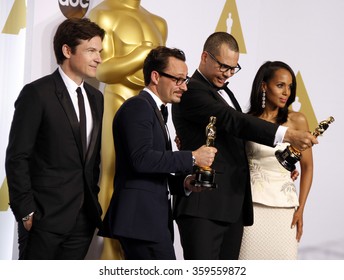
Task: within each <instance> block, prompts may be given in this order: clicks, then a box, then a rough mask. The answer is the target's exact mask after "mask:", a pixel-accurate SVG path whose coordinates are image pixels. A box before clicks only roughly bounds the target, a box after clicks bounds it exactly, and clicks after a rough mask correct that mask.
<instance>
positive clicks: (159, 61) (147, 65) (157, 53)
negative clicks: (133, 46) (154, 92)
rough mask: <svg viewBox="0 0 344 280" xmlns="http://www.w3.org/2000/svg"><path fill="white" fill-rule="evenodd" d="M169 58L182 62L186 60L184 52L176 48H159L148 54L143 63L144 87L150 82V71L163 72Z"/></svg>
mask: <svg viewBox="0 0 344 280" xmlns="http://www.w3.org/2000/svg"><path fill="white" fill-rule="evenodd" d="M169 57H175V58H177V59H179V60H182V61H185V60H186V58H185V54H184V52H183V51H182V50H180V49H176V48H168V47H165V46H159V47H157V48H155V49H152V50H151V51H150V52H149V54H148V55H147V57H146V59H145V61H144V63H143V75H144V80H145V85H146V86H147V85H149V83H150V82H151V73H152V71H157V72H159V71H161V72H163V71H164V70H165V69H166V68H167V66H168V58H169Z"/></svg>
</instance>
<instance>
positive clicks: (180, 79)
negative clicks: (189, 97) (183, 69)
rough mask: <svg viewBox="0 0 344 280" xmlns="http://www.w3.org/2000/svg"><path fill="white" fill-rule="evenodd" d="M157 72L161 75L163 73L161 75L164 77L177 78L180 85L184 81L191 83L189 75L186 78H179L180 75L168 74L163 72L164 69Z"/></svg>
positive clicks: (177, 83)
mask: <svg viewBox="0 0 344 280" xmlns="http://www.w3.org/2000/svg"><path fill="white" fill-rule="evenodd" d="M157 72H158V73H159V75H161V76H164V77H166V78H170V79H172V80H175V81H176V85H177V86H180V85H182V84H183V83H185V84H186V85H187V84H188V83H189V81H190V77H188V76H186V78H185V79H184V78H178V77H175V76H172V75H170V74H167V73H165V72H162V71H157Z"/></svg>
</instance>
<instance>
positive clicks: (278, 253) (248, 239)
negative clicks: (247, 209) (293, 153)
mask: <svg viewBox="0 0 344 280" xmlns="http://www.w3.org/2000/svg"><path fill="white" fill-rule="evenodd" d="M286 146H287V144H280V145H278V146H277V147H275V148H271V147H268V146H264V145H260V144H257V143H253V142H247V144H246V153H247V157H248V160H249V166H250V175H251V188H252V199H253V203H254V204H253V205H254V224H253V226H250V227H245V229H244V236H243V240H242V245H241V251H240V257H239V259H246V260H259V259H267V260H283V259H296V258H297V248H298V243H297V240H296V227H295V228H293V229H292V228H291V222H292V219H293V214H294V211H295V208H296V207H297V206H298V196H297V192H296V188H295V185H294V183H293V181H292V179H291V178H290V172H289V171H287V170H286V169H284V168H283V166H282V165H280V163H279V162H278V161H277V159H276V157H275V151H276V150H283V149H285V147H286Z"/></svg>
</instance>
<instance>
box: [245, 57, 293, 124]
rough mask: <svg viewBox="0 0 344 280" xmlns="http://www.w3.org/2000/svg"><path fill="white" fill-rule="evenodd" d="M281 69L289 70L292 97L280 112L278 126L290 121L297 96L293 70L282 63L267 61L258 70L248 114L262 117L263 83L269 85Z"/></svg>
mask: <svg viewBox="0 0 344 280" xmlns="http://www.w3.org/2000/svg"><path fill="white" fill-rule="evenodd" d="M279 69H285V70H287V71H288V72H289V73H290V75H291V77H292V85H291V89H290V96H289V98H288V101H287V103H286V105H285V106H284V107H283V108H280V109H279V110H278V114H277V117H276V123H277V124H283V123H285V122H286V121H287V119H288V112H289V106H290V105H291V104H292V103H293V102H294V101H295V96H296V77H295V74H294V71H293V69H291V67H290V66H289V65H288V64H286V63H284V62H282V61H267V62H265V63H264V64H263V65H262V66H261V67H260V68H259V70H258V72H257V74H256V76H255V78H254V80H253V83H252V90H251V96H250V108H249V111H248V114H251V115H253V116H257V117H258V116H260V115H261V114H262V113H263V110H264V109H263V108H262V83H263V82H265V83H268V82H269V81H270V80H271V79H272V78H273V77H274V75H275V72H276V71H277V70H279Z"/></svg>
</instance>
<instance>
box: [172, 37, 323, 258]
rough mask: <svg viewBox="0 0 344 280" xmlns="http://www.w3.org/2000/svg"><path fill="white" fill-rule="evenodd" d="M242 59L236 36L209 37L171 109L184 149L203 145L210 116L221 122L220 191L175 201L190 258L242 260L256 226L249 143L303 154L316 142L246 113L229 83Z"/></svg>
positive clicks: (218, 125)
mask: <svg viewBox="0 0 344 280" xmlns="http://www.w3.org/2000/svg"><path fill="white" fill-rule="evenodd" d="M238 60H239V47H238V44H237V42H236V40H235V38H234V37H233V36H232V35H230V34H228V33H226V32H216V33H213V34H212V35H210V36H209V37H208V39H207V40H206V42H205V44H204V48H203V52H202V55H201V61H200V64H199V68H198V69H197V70H196V71H195V73H194V74H193V76H192V78H191V80H190V83H189V85H188V91H187V92H186V93H185V94H184V95H183V97H182V100H181V102H180V103H179V104H174V105H173V106H172V113H173V123H174V126H175V129H176V134H177V136H178V137H179V140H180V145H181V146H180V148H181V150H184V149H193V148H195V147H197V146H199V145H201V144H202V143H204V142H205V135H204V129H205V127H206V125H207V123H208V121H209V118H210V116H215V117H216V119H217V121H216V129H217V136H216V140H215V147H216V148H217V150H218V152H217V155H216V158H215V161H214V163H213V165H212V168H213V169H214V170H216V176H215V178H216V179H215V180H216V184H217V186H218V187H217V188H216V189H212V191H209V192H198V193H191V194H190V195H189V196H188V197H183V196H178V195H177V196H176V197H175V208H174V217H175V218H176V221H177V224H178V228H179V233H180V238H181V244H182V247H183V253H184V258H185V259H227V260H229V259H238V256H239V251H240V245H241V238H242V232H243V226H249V225H252V224H253V208H252V200H251V189H250V178H249V169H248V162H247V158H246V154H245V146H244V140H251V141H254V142H258V143H261V144H264V145H269V146H274V145H275V144H276V143H277V142H282V141H285V142H290V143H291V144H292V145H293V146H294V147H298V148H301V149H302V150H304V149H306V148H307V147H311V146H312V144H316V143H317V141H316V139H315V138H314V137H313V136H312V135H311V134H310V133H308V132H297V131H295V130H291V129H286V128H284V127H279V126H278V125H275V124H272V123H268V122H265V121H262V120H260V119H258V118H254V117H251V116H248V115H246V114H243V113H242V112H241V108H240V106H239V104H238V102H237V100H236V99H235V97H234V95H233V93H232V92H231V91H230V90H229V88H228V87H227V80H228V79H229V78H230V77H232V76H233V75H234V74H236V73H238V71H239V70H240V69H241V67H240V65H239V63H238Z"/></svg>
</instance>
